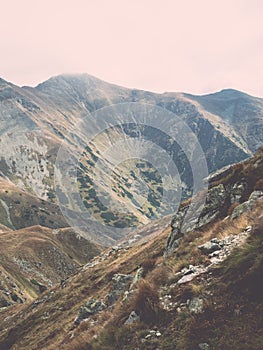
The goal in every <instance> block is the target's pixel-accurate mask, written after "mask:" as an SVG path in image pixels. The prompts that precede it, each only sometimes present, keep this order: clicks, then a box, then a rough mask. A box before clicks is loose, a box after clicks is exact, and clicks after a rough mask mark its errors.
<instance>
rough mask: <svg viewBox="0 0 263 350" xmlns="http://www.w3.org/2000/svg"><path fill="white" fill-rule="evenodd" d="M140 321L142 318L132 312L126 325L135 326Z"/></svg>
mask: <svg viewBox="0 0 263 350" xmlns="http://www.w3.org/2000/svg"><path fill="white" fill-rule="evenodd" d="M138 321H140V316H138V315H137V314H136V312H135V311H132V312H131V313H130V315H129V317H128V319H127V320H126V321H125V322H124V324H133V323H134V322H138Z"/></svg>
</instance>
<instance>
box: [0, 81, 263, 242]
mask: <svg viewBox="0 0 263 350" xmlns="http://www.w3.org/2000/svg"><path fill="white" fill-rule="evenodd" d="M127 103H128V104H129V103H133V106H135V105H136V103H137V105H140V106H141V105H143V106H148V107H147V108H155V107H156V108H159V109H158V111H160V110H162V111H163V110H164V111H165V110H167V111H170V112H172V113H174V116H175V118H178V119H176V120H177V121H182V122H185V123H186V124H187V125H188V126H189V127H190V128H191V130H192V131H193V133H194V134H195V135H196V136H197V138H198V141H199V143H200V145H201V147H202V150H203V152H204V155H205V157H206V161H207V166H208V172H209V173H210V172H213V171H216V170H217V169H220V168H221V167H223V166H225V165H229V164H232V163H235V162H239V161H241V160H243V159H245V158H247V157H249V156H251V154H252V153H253V152H254V151H255V150H256V149H257V148H258V147H259V146H261V145H262V141H263V140H262V138H263V136H262V135H263V133H262V125H263V99H261V98H256V97H252V96H249V95H247V94H245V93H242V92H239V91H235V90H223V91H221V92H218V93H215V94H210V95H205V96H194V95H190V94H185V93H164V94H156V93H152V92H148V91H142V90H135V89H127V88H122V87H119V86H116V85H113V84H109V83H106V82H104V81H101V80H99V79H97V78H95V77H92V76H90V75H87V74H82V75H61V76H57V77H53V78H50V79H49V80H47V81H45V82H43V83H41V84H39V85H38V86H36V87H35V88H32V87H18V86H15V85H14V84H12V83H9V82H7V81H4V80H2V79H1V80H0V120H1V128H0V150H1V153H0V171H1V173H0V174H1V176H2V177H3V178H4V179H5V180H7V181H11V182H12V183H13V184H15V185H16V186H18V187H19V188H20V189H22V190H23V191H24V192H26V193H28V194H30V195H32V196H34V197H37V198H39V199H40V200H44V201H45V203H48V202H53V203H54V205H55V204H58V202H57V198H59V201H60V203H59V204H60V207H62V211H63V208H64V216H66V217H68V216H70V214H69V213H68V211H73V212H75V213H79V212H81V211H83V208H81V206H79V204H78V203H79V202H78V200H77V199H76V198H77V197H78V195H79V194H80V198H81V200H82V204H81V205H84V207H85V208H86V210H88V211H89V212H90V213H91V216H93V217H95V218H96V220H99V221H100V222H102V223H104V224H105V223H106V224H107V225H110V226H112V227H113V228H114V227H115V228H120V229H123V228H125V227H127V226H137V225H142V224H146V223H147V222H149V221H150V220H152V218H153V217H155V216H156V218H158V217H162V216H163V215H166V214H171V213H172V212H171V211H170V204H169V200H168V201H167V203H165V204H164V205H163V206H162V205H161V198H162V196H163V195H165V196H166V197H167V198H168V199H169V198H170V197H178V203H177V204H179V201H180V197H182V198H188V197H189V196H191V195H192V193H193V174H192V169H191V165H192V164H189V162H190V163H191V162H192V161H195V164H198V163H199V160H200V164H201V162H202V159H201V158H202V157H201V156H200V155H198V157H199V158H198V157H197V158H196V154H195V147H194V145H193V146H190V147H189V154H187V152H186V150H184V149H182V147H180V145H179V144H178V143H177V142H176V140H172V139H171V138H170V137H169V135H164V134H162V133H160V132H158V131H156V130H155V129H154V128H152V127H150V126H147V125H146V126H139V125H138V124H136V123H135V124H134V125H133V124H129V125H127V124H125V123H124V117H123V115H122V114H121V113H120V109H121V108H122V107H121V106H125V104H127ZM116 106H117V107H116ZM129 106H130V105H129ZM106 107H107V108H109V109H106V110H107V111H109V110H110V111H111V112H112V113H114V111H115V113H116V114H117V115H118V121H119V124H123V125H124V126H123V129H122V130H121V131H120V127H116V128H111V129H110V130H106V131H105V132H104V134H103V135H99V136H98V137H97V138H96V139H95V141H91V140H89V139H88V137H87V135H86V134H85V130H86V129H87V127H89V126H87V125H85V118H87V116H90V118H93V116H94V118H93V120H95V119H96V118H98V120H99V117H101V114H102V113H103V108H104V110H105V108H106ZM116 108H117V109H116ZM123 108H124V107H123ZM145 108H146V107H145ZM140 111H142V110H141V109H140ZM107 113H109V112H107ZM177 121H176V122H175V123H174V125H173V124H169V123H168V122H167V121H166V119H165V118H164V119H162V122H161V123H159V125H162V127H163V128H165V130H167V131H168V133H167V134H169V132H170V131H171V132H172V130H173V128H174V126H175V125H177V124H178V122H177ZM169 122H170V120H169ZM97 126H98V125H96V121H94V127H95V128H96V127H97ZM127 138H128V139H129V140H132V141H133V140H134V139H140V141H141V140H142V139H143V140H146V142H144V144H143V147H144V149H143V152H142V151H141V152H139V153H136V152H135V149H136V145H135V144H134V145H133V144H131V146H130V148H131V151H130V153H131V154H132V155H133V159H132V160H130V161H128V162H127V161H122V162H121V164H118V165H117V166H116V167H115V168H114V176H113V177H112V178H111V180H110V181H111V182H110V183H109V182H107V181H108V180H107V179H108V177H109V174H108V169H112V164H111V159H105V156H103V155H104V154H105V150H107V149H109V148H110V147H111V146H112V145H113V143H114V142H113V141H114V140H115V141H116V140H119V141H123V140H126V141H125V142H126V143H127ZM62 142H64V144H66V145H67V151H68V153H66V156H68V157H69V154H71V153H72V154H73V155H75V154H77V155H78V156H79V163H78V164H77V173H76V177H77V188H74V189H73V190H72V191H71V193H68V191H67V189H65V187H70V186H71V184H70V183H66V184H65V183H64V182H65V181H66V180H65V178H64V177H63V175H61V174H58V175H59V176H57V177H56V186H54V174H55V170H56V166H58V165H59V162H58V160H57V155H58V152H59V149H60V146H61V143H62ZM133 142H135V141H133ZM152 142H154V143H155V144H156V145H157V146H158V147H159V148H161V149H163V150H164V151H165V152H166V154H169V155H171V156H172V159H173V160H174V163H175V164H176V167H177V170H178V172H179V175H180V178H181V182H180V181H177V180H178V179H177V178H175V179H174V181H175V183H173V184H171V183H170V184H169V182H167V183H166V184H164V183H162V176H161V174H160V171H161V170H163V172H164V173H165V172H166V173H168V174H169V171H170V170H169V168H168V165H167V164H166V162H165V161H164V160H162V159H161V158H162V157H161V155H162V154H161V153H160V159H158V162H160V168H161V170H160V169H157V170H156V168H155V167H154V166H153V165H152V164H150V163H149V162H147V161H145V160H141V159H139V160H138V159H135V158H136V157H135V156H136V155H138V154H139V155H143V156H144V159H154V157H153V151H152ZM184 142H186V144H187V141H184ZM149 145H150V146H149ZM189 145H191V142H190V139H189V142H188V144H187V148H188V146H189ZM191 148H192V149H191ZM187 151H188V150H187ZM134 152H135V153H134ZM115 153H116V152H115ZM119 155H120V154H119V152H117V154H115V155H114V157H115V158H114V159H116V158H117V159H118V157H119ZM134 157H135V158H134ZM200 157H201V158H200ZM62 158H63V155H62ZM69 158H70V157H69ZM195 158H196V159H195ZM100 161H101V164H103V166H101V168H100V171H101V173H102V175H101V177H100V178H101V179H102V181H99V180H100V179H99V180H98V181H97V178H96V177H93V178H92V177H91V173H92V172H93V171H94V169H95V170H96V165H97V164H99V163H100ZM55 164H56V166H55ZM64 166H67V164H66V163H65V164H64ZM105 179H106V180H107V181H106V182H105ZM96 181H97V182H96ZM131 181H132V182H133V183H135V184H136V186H133V185H131ZM145 184H146V187H147V189H148V193H147V191H146V192H145V190H144V189H145ZM96 186H97V187H96ZM95 187H96V189H97V190H96V191H94V188H95ZM175 188H176V190H175ZM18 191H19V190H18ZM180 191H181V192H182V194H181V195H180ZM144 192H145V193H144ZM1 196H3V192H2V194H1ZM4 196H5V197H1V198H0V199H1V200H2V202H1V203H2V204H1V212H2V213H3V214H1V215H3V220H2V221H1V223H3V224H4V225H7V226H9V227H11V228H13V227H12V225H13V224H14V225H13V226H14V227H15V228H23V227H27V225H28V223H27V222H26V220H24V219H23V220H20V221H19V222H17V223H16V222H14V223H13V224H12V225H11V224H10V222H8V218H7V216H8V215H7V212H8V211H12V210H11V209H12V208H11V207H10V205H11V203H7V204H3V202H4V203H6V195H4ZM31 198H32V199H33V197H31ZM101 198H103V201H101ZM34 201H36V199H34ZM175 204H176V203H175ZM14 205H17V204H14ZM46 205H49V204H46ZM53 208H54V210H53V212H56V210H57V209H55V206H54V207H53ZM123 208H125V211H124V212H125V214H118V212H119V211H120V209H123ZM156 208H159V211H158V210H157V209H156ZM19 210H20V209H19ZM47 211H48V212H49V213H50V210H47ZM12 215H14V214H12V213H11V216H12ZM85 215H86V214H85V213H84V216H85ZM21 216H23V218H24V214H23V215H21ZM61 220H62V221H63V219H61ZM83 220H84V221H85V220H86V218H84V219H83ZM21 221H25V222H24V223H22V222H21ZM50 221H51V222H52V221H54V222H56V224H57V222H58V221H57V220H53V219H52V218H49V219H48V220H46V219H45V220H42V219H38V218H37V217H36V218H34V224H40V225H42V226H46V227H52V223H51V222H50ZM57 225H58V226H61V225H62V226H64V222H63V223H60V224H57ZM85 225H86V226H85V228H84V231H88V230H87V228H88V227H89V225H91V223H88V224H87V223H85ZM96 230H97V231H101V234H102V235H104V236H103V237H102V238H101V242H100V243H102V244H108V245H111V244H113V242H114V241H116V240H118V239H120V238H121V236H123V233H122V231H123V230H120V231H118V232H119V233H118V232H117V231H116V230H115V231H114V232H115V235H112V232H111V231H109V232H103V231H104V230H103V229H100V228H99V227H96ZM125 234H126V233H125ZM97 236H99V235H97ZM90 238H92V239H94V236H92V234H90ZM95 240H96V237H95Z"/></svg>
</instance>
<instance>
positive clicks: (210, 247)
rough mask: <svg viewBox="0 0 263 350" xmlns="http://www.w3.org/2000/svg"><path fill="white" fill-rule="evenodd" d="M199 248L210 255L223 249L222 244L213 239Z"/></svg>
mask: <svg viewBox="0 0 263 350" xmlns="http://www.w3.org/2000/svg"><path fill="white" fill-rule="evenodd" d="M198 249H200V250H201V252H202V253H204V254H206V255H209V254H211V253H213V252H215V251H217V250H220V249H222V246H221V245H220V244H218V243H214V242H212V240H211V241H209V242H206V243H204V244H202V245H200V246H199V247H198Z"/></svg>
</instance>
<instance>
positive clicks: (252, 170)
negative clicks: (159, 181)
mask: <svg viewBox="0 0 263 350" xmlns="http://www.w3.org/2000/svg"><path fill="white" fill-rule="evenodd" d="M262 164H263V153H262V151H261V152H258V153H257V154H256V155H255V156H254V157H253V158H251V159H249V160H247V161H246V162H244V163H242V164H237V165H233V166H232V167H231V171H230V172H227V171H224V172H222V173H221V174H220V175H217V177H213V178H212V179H211V185H210V186H211V187H210V189H209V191H211V190H213V188H216V187H218V186H219V185H221V186H225V187H227V186H229V185H231V186H230V187H231V191H232V192H231V193H232V195H235V196H237V197H236V198H239V203H235V204H236V205H235V206H233V205H231V202H227V203H226V208H224V210H222V211H221V215H219V216H218V217H214V218H213V212H214V210H215V207H214V206H210V207H209V208H208V207H207V210H208V211H207V213H208V214H209V215H208V217H209V218H213V220H210V221H208V222H204V223H203V226H199V227H196V228H194V229H193V230H191V231H189V232H188V234H185V235H184V236H183V237H182V239H181V241H180V243H179V245H178V246H177V248H176V249H175V250H173V252H171V254H170V255H169V256H166V257H164V256H163V253H164V250H165V247H166V249H167V247H168V246H169V239H168V240H167V238H168V236H169V235H170V234H171V233H173V229H174V227H173V226H171V227H168V228H167V227H166V223H165V220H163V221H162V222H161V223H159V225H160V226H159V227H158V226H155V225H156V224H155V223H154V222H152V223H151V224H150V226H148V227H147V228H146V230H150V231H152V230H154V228H155V227H158V230H157V231H156V232H155V236H154V237H152V239H151V240H148V241H147V240H142V241H141V242H138V243H137V245H136V246H131V247H129V246H126V247H125V246H124V247H122V246H116V247H112V248H110V249H107V250H106V251H104V252H102V253H101V254H100V256H98V257H95V258H94V259H93V260H92V261H91V262H89V263H88V264H86V265H84V266H83V267H82V268H81V270H79V271H78V273H76V274H75V275H74V276H72V277H70V278H68V279H67V280H66V281H65V284H64V285H63V288H62V287H61V286H55V287H53V288H51V289H50V290H49V291H46V292H45V293H44V294H43V295H42V296H41V298H39V299H37V300H36V301H35V302H34V303H31V304H27V305H25V306H23V307H22V306H20V307H17V308H16V310H14V308H12V307H11V308H7V309H3V311H2V313H1V314H2V320H1V321H0V326H1V327H0V328H1V329H2V331H1V332H0V347H1V349H6V350H8V349H12V350H15V349H21V350H23V349H30V350H34V349H45V350H51V349H66V350H72V349H76V350H82V349H90V350H110V349H120V350H128V349H134V348H138V349H142V350H145V349H156V348H161V349H166V350H174V349H176V348H178V349H184V350H192V349H193V350H194V349H198V348H199V349H219V348H222V347H223V348H226V349H228V348H231V349H233V350H240V349H244V350H248V349H255V350H260V349H261V348H262V339H263V338H262V328H261V327H260V324H261V322H262V317H261V315H262V307H263V300H262V295H263V293H262V283H261V279H260V278H259V277H260V276H261V274H262V269H263V265H262V262H263V260H262V253H263V251H262V244H261V243H262V228H263V218H262V197H263V196H262V195H263V187H262V183H263V182H262ZM240 180H244V182H245V183H246V184H248V186H247V187H246V190H245V192H244V193H243V194H241V195H240V193H237V192H236V189H237V187H235V186H233V185H234V184H235V183H236V184H237V185H239V183H240ZM255 192H257V194H258V195H259V194H261V195H259V196H258V197H257V199H256V200H254V201H253V203H252V201H251V202H250V203H248V202H247V198H251V196H252V195H253V193H255ZM259 192H260V193H259ZM208 198H209V195H208ZM214 198H218V199H220V198H221V196H220V193H217V195H216V197H214ZM215 205H218V206H219V208H221V206H220V205H221V204H220V201H216V202H215ZM169 220H170V219H169ZM162 225H163V226H162ZM140 232H141V235H142V236H144V235H143V232H142V230H141V231H140ZM128 320H129V321H128ZM43 325H44V327H43ZM237 332H239V337H237V336H236V333H237Z"/></svg>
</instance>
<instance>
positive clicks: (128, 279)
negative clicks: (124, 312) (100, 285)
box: [108, 273, 134, 304]
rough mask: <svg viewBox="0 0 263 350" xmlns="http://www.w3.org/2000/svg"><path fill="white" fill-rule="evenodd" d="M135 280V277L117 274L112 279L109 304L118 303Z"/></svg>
mask: <svg viewBox="0 0 263 350" xmlns="http://www.w3.org/2000/svg"><path fill="white" fill-rule="evenodd" d="M133 279H134V277H133V275H125V274H120V273H116V274H115V275H114V276H113V277H112V284H113V287H112V289H111V291H110V293H109V294H108V302H109V303H110V304H113V303H114V302H116V301H117V300H118V299H119V297H120V295H121V294H122V293H125V291H127V290H128V288H129V284H130V283H132V282H133Z"/></svg>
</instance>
